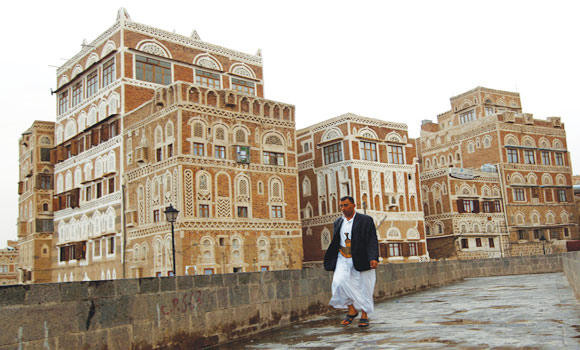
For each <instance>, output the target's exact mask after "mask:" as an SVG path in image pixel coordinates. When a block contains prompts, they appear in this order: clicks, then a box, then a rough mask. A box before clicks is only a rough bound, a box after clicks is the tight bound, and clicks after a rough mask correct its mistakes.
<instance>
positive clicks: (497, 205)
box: [494, 200, 501, 213]
mask: <svg viewBox="0 0 580 350" xmlns="http://www.w3.org/2000/svg"><path fill="white" fill-rule="evenodd" d="M494 204H495V212H496V213H500V212H501V202H500V201H499V200H495V201H494Z"/></svg>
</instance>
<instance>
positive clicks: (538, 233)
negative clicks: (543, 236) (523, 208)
mask: <svg viewBox="0 0 580 350" xmlns="http://www.w3.org/2000/svg"><path fill="white" fill-rule="evenodd" d="M534 239H540V230H534Z"/></svg>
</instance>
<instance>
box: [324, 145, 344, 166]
mask: <svg viewBox="0 0 580 350" xmlns="http://www.w3.org/2000/svg"><path fill="white" fill-rule="evenodd" d="M340 161H342V143H340V142H339V143H335V144H333V145H330V146H326V147H324V163H325V164H332V163H336V162H340Z"/></svg>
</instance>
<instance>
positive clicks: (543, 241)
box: [540, 234, 546, 255]
mask: <svg viewBox="0 0 580 350" xmlns="http://www.w3.org/2000/svg"><path fill="white" fill-rule="evenodd" d="M540 242H542V248H544V255H546V237H544V234H542V237H540Z"/></svg>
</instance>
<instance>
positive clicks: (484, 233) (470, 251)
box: [421, 167, 509, 259]
mask: <svg viewBox="0 0 580 350" xmlns="http://www.w3.org/2000/svg"><path fill="white" fill-rule="evenodd" d="M484 170H486V171H482V170H471V169H462V168H455V167H449V168H438V169H433V170H428V171H424V172H422V173H421V193H423V197H422V198H423V203H422V204H423V211H424V213H425V225H426V231H427V246H428V250H429V254H430V256H431V258H433V259H442V258H445V259H449V258H459V259H475V258H496V257H500V256H503V254H504V251H505V250H506V249H507V248H508V246H509V245H508V242H509V238H508V232H507V226H506V221H505V215H504V210H503V198H502V196H501V184H500V178H499V175H498V173H497V170H496V168H495V167H488V168H484Z"/></svg>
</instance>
